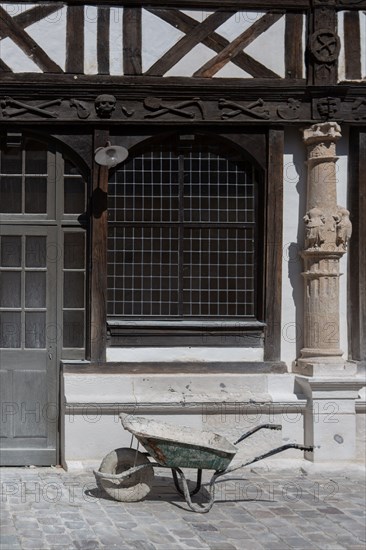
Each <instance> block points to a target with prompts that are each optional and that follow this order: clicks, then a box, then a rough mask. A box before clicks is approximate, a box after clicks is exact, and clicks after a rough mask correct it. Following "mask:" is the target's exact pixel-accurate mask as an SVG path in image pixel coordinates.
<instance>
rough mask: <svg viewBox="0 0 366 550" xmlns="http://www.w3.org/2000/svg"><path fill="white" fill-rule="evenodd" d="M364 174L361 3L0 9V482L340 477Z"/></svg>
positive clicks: (353, 364)
mask: <svg viewBox="0 0 366 550" xmlns="http://www.w3.org/2000/svg"><path fill="white" fill-rule="evenodd" d="M127 152H128V157H127V158H125V156H126V155H127ZM97 153H98V154H99V156H97V157H96V154H97ZM118 155H120V156H118ZM114 157H116V158H117V160H116V161H115V160H114ZM365 174H366V0H297V1H291V0H277V1H276V2H274V1H272V0H240V1H234V0H229V1H225V2H218V1H217V0H201V1H199V0H197V1H196V0H169V1H168V2H165V3H164V4H162V3H161V2H159V1H158V0H150V1H149V2H148V3H145V2H136V1H132V0H125V1H124V2H123V1H120V2H118V1H115V0H99V1H95V2H92V1H86V0H72V1H67V0H63V1H60V2H50V1H49V2H43V1H38V2H34V1H33V2H28V1H26V0H23V1H22V3H20V2H13V1H10V0H8V1H7V2H1V3H0V222H1V225H0V316H1V325H0V384H1V385H0V394H1V426H0V430H1V432H0V441H1V455H0V456H1V463H2V464H4V465H14V464H15V465H20V464H39V465H47V464H48V465H49V464H58V463H63V464H66V465H68V464H70V463H72V462H75V461H85V460H99V459H100V458H101V457H102V456H103V455H104V454H105V453H106V452H107V451H109V450H110V449H111V448H112V447H113V446H115V447H120V446H122V444H123V442H124V435H123V432H122V430H121V426H120V424H119V423H118V413H120V412H122V411H126V410H127V411H131V412H133V413H138V414H141V415H153V416H160V417H164V418H167V417H172V416H174V419H173V421H175V422H177V423H181V424H188V425H192V426H198V427H202V428H204V427H208V428H210V429H214V430H216V431H220V432H222V433H225V434H226V435H229V436H230V434H232V435H233V436H234V437H235V435H236V433H239V432H240V433H242V432H243V431H244V430H243V428H246V427H247V426H253V425H255V424H258V423H260V422H267V421H269V422H276V423H281V424H282V427H283V429H282V435H280V434H278V435H277V434H276V436H272V435H271V438H272V437H274V439H276V438H277V442H279V441H280V440H281V438H282V439H283V440H285V441H293V442H298V443H302V442H305V443H306V444H309V445H315V450H314V453H312V454H311V455H308V456H305V458H306V459H307V460H309V461H315V462H327V461H329V460H333V461H350V462H354V461H359V460H362V458H363V453H364V445H363V443H364V441H362V437H363V436H362V433H363V429H362V427H363V426H364V418H365V416H364V413H365V394H364V393H363V391H364V390H362V387H363V386H364V378H363V377H362V372H364V371H363V370H362V369H364V368H365V361H366V291H365V281H366V232H365V227H366V226H365V223H363V221H364V218H365V215H366V198H365V197H366V178H365ZM341 274H342V277H340V275H341ZM261 433H262V432H261ZM234 434H235V435H234ZM271 434H272V432H271ZM271 438H268V435H266V436H263V435H262V436H258V438H257V439H256V440H255V443H254V444H253V445H254V448H255V449H257V450H264V449H267V448H268V446H269V444H270V443H271ZM273 442H275V441H274V440H273ZM125 443H126V442H125ZM244 452H245V451H244ZM291 453H293V454H291ZM298 453H299V452H298V451H290V452H288V455H286V456H287V457H289V458H301V457H300V455H299V454H298ZM285 458H286V457H284V458H283V460H285Z"/></svg>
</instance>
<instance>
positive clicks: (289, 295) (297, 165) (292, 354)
mask: <svg viewBox="0 0 366 550" xmlns="http://www.w3.org/2000/svg"><path fill="white" fill-rule="evenodd" d="M305 160H306V150H305V147H304V145H303V142H302V136H301V132H300V131H299V129H298V128H289V129H287V130H286V132H285V155H284V185H283V213H284V214H283V215H284V220H283V253H282V312H281V316H282V321H281V359H282V361H285V362H286V363H287V365H288V366H289V367H291V366H292V362H293V361H294V360H295V359H296V358H297V357H298V356H299V353H300V349H301V348H302V346H303V330H304V321H303V316H304V313H303V311H304V308H303V299H304V298H303V278H302V276H301V272H302V270H303V265H302V260H301V258H300V255H299V252H300V251H301V249H302V246H303V242H304V227H303V223H302V217H303V216H304V215H305V211H306V167H305V164H304V161H305Z"/></svg>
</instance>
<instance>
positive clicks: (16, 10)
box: [0, 2, 37, 17]
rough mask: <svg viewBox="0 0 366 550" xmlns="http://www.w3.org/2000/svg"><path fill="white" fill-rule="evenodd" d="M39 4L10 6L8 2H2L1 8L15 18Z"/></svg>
mask: <svg viewBox="0 0 366 550" xmlns="http://www.w3.org/2000/svg"><path fill="white" fill-rule="evenodd" d="M36 5H37V4H21V3H20V4H18V3H17V4H8V3H6V2H0V6H1V7H2V8H3V9H4V10H5V11H6V12H7V13H8V14H9V15H10V16H11V17H15V16H16V15H20V14H21V13H23V12H25V11H27V10H30V9H32V8H34V7H35V6H36Z"/></svg>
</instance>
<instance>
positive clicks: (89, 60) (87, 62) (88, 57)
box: [84, 6, 98, 74]
mask: <svg viewBox="0 0 366 550" xmlns="http://www.w3.org/2000/svg"><path fill="white" fill-rule="evenodd" d="M84 17H85V27H84V48H85V53H84V73H85V74H98V62H97V19H98V10H97V8H96V7H95V6H85V8H84Z"/></svg>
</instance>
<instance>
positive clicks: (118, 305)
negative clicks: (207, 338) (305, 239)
mask: <svg viewBox="0 0 366 550" xmlns="http://www.w3.org/2000/svg"><path fill="white" fill-rule="evenodd" d="M259 180H260V174H259V173H258V170H257V169H256V167H255V166H254V165H253V163H252V162H250V161H248V160H243V155H238V153H237V152H235V151H234V153H233V151H230V150H229V151H228V150H226V149H225V147H223V146H222V145H221V144H220V146H219V147H217V146H213V145H209V144H208V143H205V142H203V140H200V139H199V138H197V137H196V139H195V141H193V142H192V143H191V146H190V147H189V148H188V147H187V146H185V147H184V148H182V149H180V147H179V144H178V145H177V146H175V144H174V143H172V142H170V147H169V148H167V146H166V145H164V144H163V145H160V146H159V147H154V148H152V149H150V150H149V151H148V152H144V151H142V152H139V153H137V154H135V156H133V157H132V158H131V159H130V160H129V161H128V162H126V163H125V164H124V165H122V166H121V167H119V168H118V169H117V170H116V172H115V173H114V174H113V175H112V177H111V180H110V183H109V199H108V200H109V205H108V206H109V237H108V314H109V315H110V316H120V317H126V318H146V317H148V318H157V319H159V318H176V319H178V318H198V319H199V318H206V319H209V318H216V319H217V318H218V317H219V318H237V317H241V318H255V316H256V269H255V267H256V240H257V227H256V225H257V213H256V210H257V206H256V203H257V200H256V199H257V195H258V186H259V183H260V181H259Z"/></svg>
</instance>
